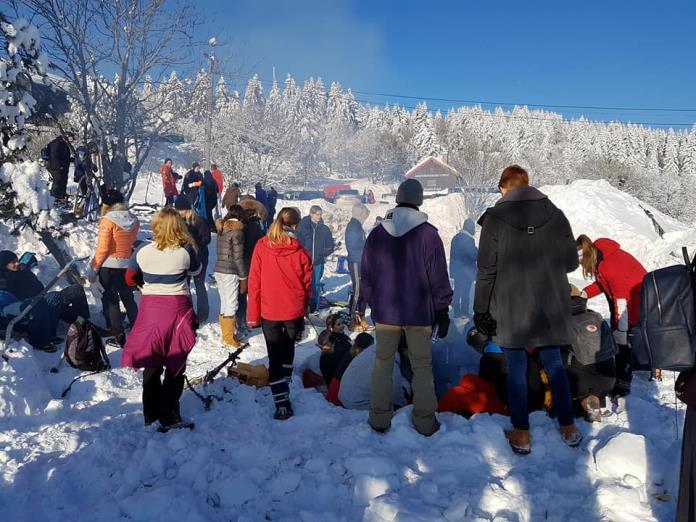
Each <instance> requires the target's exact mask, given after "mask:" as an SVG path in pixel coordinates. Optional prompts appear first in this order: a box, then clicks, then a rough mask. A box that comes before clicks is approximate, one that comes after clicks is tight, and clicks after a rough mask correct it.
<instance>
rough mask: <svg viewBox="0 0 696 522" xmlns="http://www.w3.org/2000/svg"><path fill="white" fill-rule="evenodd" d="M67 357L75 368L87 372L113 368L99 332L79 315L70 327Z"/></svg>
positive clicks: (66, 350)
mask: <svg viewBox="0 0 696 522" xmlns="http://www.w3.org/2000/svg"><path fill="white" fill-rule="evenodd" d="M65 359H66V360H67V361H68V364H70V366H72V367H73V368H77V369H78V370H83V371H86V372H101V371H104V370H109V369H110V368H111V364H110V363H109V358H108V357H107V355H106V350H104V343H102V340H101V337H99V332H97V329H96V328H95V327H94V325H93V324H92V323H90V322H89V321H88V320H86V319H83V318H82V317H78V319H77V321H75V322H74V323H72V324H71V325H70V327H69V328H68V336H67V338H66V339H65Z"/></svg>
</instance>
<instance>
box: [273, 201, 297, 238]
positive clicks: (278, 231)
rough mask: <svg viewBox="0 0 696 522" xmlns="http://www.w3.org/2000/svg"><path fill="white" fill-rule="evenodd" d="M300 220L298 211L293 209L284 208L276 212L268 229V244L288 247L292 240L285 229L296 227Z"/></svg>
mask: <svg viewBox="0 0 696 522" xmlns="http://www.w3.org/2000/svg"><path fill="white" fill-rule="evenodd" d="M300 219H302V216H301V215H300V211H299V210H297V209H296V208H294V207H284V208H283V209H282V210H281V211H280V212H278V216H277V217H276V218H275V220H274V221H273V223H272V224H271V226H270V227H269V228H268V242H269V243H270V244H271V246H275V245H289V244H290V243H291V241H292V238H291V237H290V234H289V233H288V231H287V230H286V229H287V228H288V227H295V226H297V224H298V223H299V222H300Z"/></svg>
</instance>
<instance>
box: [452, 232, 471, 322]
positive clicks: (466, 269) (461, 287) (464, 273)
mask: <svg viewBox="0 0 696 522" xmlns="http://www.w3.org/2000/svg"><path fill="white" fill-rule="evenodd" d="M475 232H476V224H475V223H474V222H473V220H471V219H467V220H466V221H464V226H463V228H462V230H461V231H460V232H458V233H457V234H456V235H455V236H454V237H453V238H452V243H451V245H450V276H451V277H452V279H454V300H453V301H452V312H453V313H454V315H455V316H457V317H461V316H464V315H469V309H470V304H469V295H470V293H471V287H472V285H473V284H474V281H476V259H477V258H478V248H476V241H475V239H474V233H475Z"/></svg>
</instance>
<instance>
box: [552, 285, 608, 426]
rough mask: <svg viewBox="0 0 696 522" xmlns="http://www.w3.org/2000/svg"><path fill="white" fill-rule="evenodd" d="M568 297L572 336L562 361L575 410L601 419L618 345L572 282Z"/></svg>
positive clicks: (589, 420) (580, 413)
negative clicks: (571, 309)
mask: <svg viewBox="0 0 696 522" xmlns="http://www.w3.org/2000/svg"><path fill="white" fill-rule="evenodd" d="M571 296H572V297H571V299H572V302H573V330H574V333H575V339H574V340H573V343H572V345H569V346H564V347H563V355H564V358H563V362H564V364H565V366H566V372H567V373H568V380H569V381H570V390H571V392H572V396H573V402H574V407H575V411H576V413H577V414H579V415H581V416H582V417H584V418H585V420H586V421H588V422H600V421H601V419H602V415H601V408H602V407H603V406H605V405H606V397H607V396H608V395H610V394H611V392H612V390H613V389H614V386H615V384H616V362H615V360H614V356H615V355H616V353H617V351H618V348H617V345H616V341H615V339H614V337H613V336H612V331H611V328H610V327H609V325H608V324H607V323H606V322H605V321H604V318H603V317H602V316H601V314H598V313H597V312H593V311H592V310H588V309H587V299H585V298H583V297H582V295H581V291H580V290H579V289H578V288H577V287H575V286H574V285H571Z"/></svg>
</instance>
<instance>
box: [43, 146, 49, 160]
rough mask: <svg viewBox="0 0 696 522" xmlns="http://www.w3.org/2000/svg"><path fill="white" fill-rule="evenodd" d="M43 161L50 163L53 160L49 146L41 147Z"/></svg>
mask: <svg viewBox="0 0 696 522" xmlns="http://www.w3.org/2000/svg"><path fill="white" fill-rule="evenodd" d="M41 159H42V160H43V161H48V160H49V159H51V155H50V154H49V152H48V145H45V146H43V147H41Z"/></svg>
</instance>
